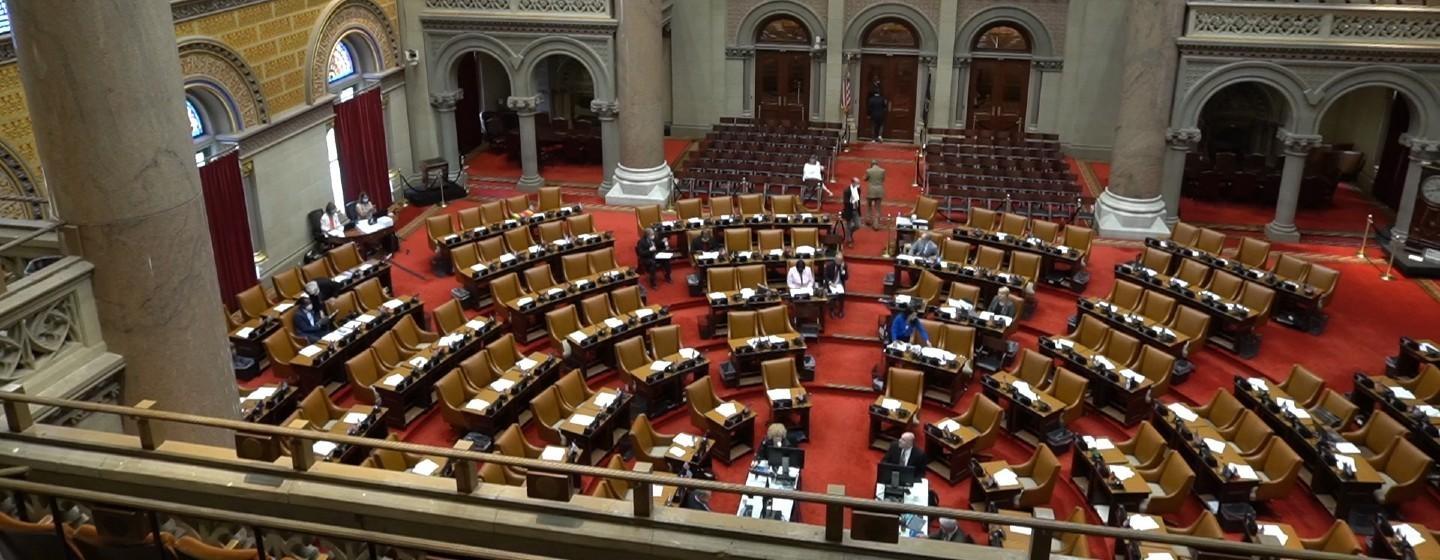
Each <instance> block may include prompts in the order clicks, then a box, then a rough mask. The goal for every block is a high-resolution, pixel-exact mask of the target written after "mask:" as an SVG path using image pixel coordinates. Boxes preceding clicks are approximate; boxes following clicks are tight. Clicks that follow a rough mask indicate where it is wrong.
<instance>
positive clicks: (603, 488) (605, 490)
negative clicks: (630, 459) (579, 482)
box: [590, 456, 625, 500]
mask: <svg viewBox="0 0 1440 560" xmlns="http://www.w3.org/2000/svg"><path fill="white" fill-rule="evenodd" d="M615 458H616V459H619V458H620V457H619V456H616V457H615ZM590 497H592V498H606V499H610V500H623V499H625V497H624V496H621V495H619V494H618V493H616V492H615V489H614V488H613V487H612V486H610V479H606V478H602V479H600V482H597V483H595V488H594V489H592V490H590Z"/></svg>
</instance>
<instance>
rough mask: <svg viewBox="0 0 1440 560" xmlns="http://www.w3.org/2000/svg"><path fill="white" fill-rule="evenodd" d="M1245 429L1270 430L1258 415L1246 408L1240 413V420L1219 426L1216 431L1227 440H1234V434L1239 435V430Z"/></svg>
mask: <svg viewBox="0 0 1440 560" xmlns="http://www.w3.org/2000/svg"><path fill="white" fill-rule="evenodd" d="M1247 429H1257V430H1262V431H1265V432H1271V430H1270V429H1269V427H1268V426H1266V424H1265V421H1264V420H1261V419H1260V415H1258V414H1255V413H1254V412H1253V411H1251V410H1250V409H1248V408H1247V409H1245V411H1244V412H1241V413H1240V420H1239V421H1237V422H1235V425H1234V426H1229V427H1226V428H1220V429H1218V430H1216V431H1217V432H1220V435H1221V436H1224V438H1225V439H1226V440H1227V441H1235V439H1236V436H1237V435H1239V433H1240V432H1241V431H1243V430H1247Z"/></svg>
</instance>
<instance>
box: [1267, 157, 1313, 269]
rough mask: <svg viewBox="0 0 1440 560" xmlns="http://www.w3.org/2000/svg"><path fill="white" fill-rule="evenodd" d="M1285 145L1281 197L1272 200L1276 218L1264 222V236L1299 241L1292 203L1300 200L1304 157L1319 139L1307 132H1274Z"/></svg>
mask: <svg viewBox="0 0 1440 560" xmlns="http://www.w3.org/2000/svg"><path fill="white" fill-rule="evenodd" d="M1276 137H1277V138H1279V139H1280V142H1281V143H1283V144H1284V147H1285V167H1284V169H1283V170H1282V171H1281V173H1280V198H1279V200H1277V201H1276V202H1275V219H1274V220H1273V221H1271V222H1270V223H1268V224H1265V237H1268V238H1270V239H1272V240H1274V241H1288V242H1295V241H1299V240H1300V230H1298V229H1296V228H1295V206H1296V205H1298V204H1299V203H1300V181H1301V179H1304V178H1305V157H1306V156H1308V155H1310V150H1311V149H1312V148H1314V147H1315V146H1317V145H1319V144H1320V142H1321V140H1322V139H1321V138H1320V137H1319V136H1315V135H1310V134H1291V133H1289V132H1286V131H1283V130H1282V131H1280V133H1279V134H1277V135H1276Z"/></svg>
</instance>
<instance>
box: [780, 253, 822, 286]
mask: <svg viewBox="0 0 1440 560" xmlns="http://www.w3.org/2000/svg"><path fill="white" fill-rule="evenodd" d="M785 286H786V287H788V288H790V289H791V290H803V289H806V288H814V287H815V272H813V271H811V270H810V267H809V266H806V265H805V259H796V260H795V266H792V267H790V272H787V273H785Z"/></svg>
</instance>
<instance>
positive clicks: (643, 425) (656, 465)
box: [630, 414, 675, 472]
mask: <svg viewBox="0 0 1440 560" xmlns="http://www.w3.org/2000/svg"><path fill="white" fill-rule="evenodd" d="M674 441H675V434H662V433H660V432H657V431H655V427H654V426H653V425H651V424H650V419H649V418H648V417H646V416H645V415H644V414H640V415H638V416H636V417H635V421H634V422H631V423H630V448H631V449H634V450H635V459H636V460H637V461H645V462H647V463H650V466H651V467H652V468H653V469H654V470H657V471H663V472H670V462H669V461H666V460H665V457H666V455H667V454H668V453H669V451H670V444H671V443H673V442H674Z"/></svg>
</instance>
